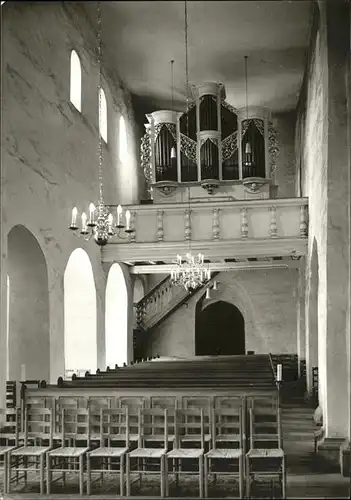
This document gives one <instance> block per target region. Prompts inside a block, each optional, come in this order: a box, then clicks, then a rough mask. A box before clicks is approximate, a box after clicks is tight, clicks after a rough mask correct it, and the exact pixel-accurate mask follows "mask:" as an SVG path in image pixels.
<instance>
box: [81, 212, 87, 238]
mask: <svg viewBox="0 0 351 500" xmlns="http://www.w3.org/2000/svg"><path fill="white" fill-rule="evenodd" d="M80 234H88V230H87V214H86V213H85V212H83V213H82V230H81V232H80Z"/></svg>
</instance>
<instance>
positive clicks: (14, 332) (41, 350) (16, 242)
mask: <svg viewBox="0 0 351 500" xmlns="http://www.w3.org/2000/svg"><path fill="white" fill-rule="evenodd" d="M7 238H8V241H7V264H8V265H7V268H8V299H9V304H8V345H7V349H8V362H9V367H8V375H9V378H10V379H11V380H23V379H25V380H26V379H27V380H29V379H40V380H49V378H50V313H49V289H48V271H47V263H46V259H45V256H44V253H43V251H42V249H41V246H40V245H39V243H38V241H37V239H36V238H35V236H34V235H33V233H32V232H31V231H29V230H28V229H27V228H26V227H25V226H23V225H20V224H19V225H15V226H13V227H12V229H11V230H10V231H9V233H8V237H7Z"/></svg>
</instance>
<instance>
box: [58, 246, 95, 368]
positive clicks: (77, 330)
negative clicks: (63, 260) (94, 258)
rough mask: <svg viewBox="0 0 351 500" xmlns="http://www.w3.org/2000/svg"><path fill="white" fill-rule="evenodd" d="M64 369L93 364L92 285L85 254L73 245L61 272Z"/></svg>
mask: <svg viewBox="0 0 351 500" xmlns="http://www.w3.org/2000/svg"><path fill="white" fill-rule="evenodd" d="M64 311H65V334H64V339H65V373H66V376H69V375H72V372H75V373H77V372H79V373H80V374H82V375H84V373H85V371H87V370H91V371H92V372H93V373H94V372H95V370H96V368H97V342H96V289H95V281H94V275H93V269H92V267H91V263H90V259H89V256H88V254H87V253H86V252H85V251H84V250H83V249H82V248H76V249H75V250H74V251H73V252H72V253H71V255H70V258H69V259H68V262H67V266H66V269H65V274H64Z"/></svg>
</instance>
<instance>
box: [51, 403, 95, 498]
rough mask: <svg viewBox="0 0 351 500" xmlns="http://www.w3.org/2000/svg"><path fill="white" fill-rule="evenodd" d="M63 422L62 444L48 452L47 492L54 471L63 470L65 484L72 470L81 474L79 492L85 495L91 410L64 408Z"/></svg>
mask: <svg viewBox="0 0 351 500" xmlns="http://www.w3.org/2000/svg"><path fill="white" fill-rule="evenodd" d="M61 422H62V435H61V446H60V447H59V448H56V449H54V450H52V451H49V453H47V482H46V493H47V495H49V494H50V489H51V483H52V477H53V473H57V472H61V473H62V479H63V484H65V480H66V473H67V472H70V473H76V474H78V475H79V492H80V495H83V493H84V457H85V455H86V453H87V452H88V450H89V447H90V419H89V410H88V409H86V408H77V409H63V410H62V417H61ZM66 443H68V446H66ZM77 444H78V445H80V446H77Z"/></svg>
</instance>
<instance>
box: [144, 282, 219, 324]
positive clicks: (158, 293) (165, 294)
mask: <svg viewBox="0 0 351 500" xmlns="http://www.w3.org/2000/svg"><path fill="white" fill-rule="evenodd" d="M218 274H219V273H218V272H215V273H212V279H211V280H210V281H209V282H207V283H206V284H205V285H204V286H203V287H199V288H196V289H195V290H192V291H187V290H186V289H185V288H184V287H181V286H174V285H172V284H171V279H170V276H167V277H166V278H165V279H164V280H162V281H161V282H160V283H158V284H157V285H156V286H155V287H154V288H153V289H152V290H150V291H149V292H148V293H147V294H146V295H145V296H144V297H143V298H142V299H141V300H139V302H138V303H137V305H136V314H137V326H138V329H139V330H140V331H144V332H146V331H147V330H150V329H151V328H155V327H156V326H158V325H159V324H160V323H161V322H162V321H164V320H165V319H166V318H167V317H168V316H169V315H170V314H172V313H173V312H174V311H176V310H177V309H178V307H180V306H181V305H182V304H184V302H186V301H187V300H188V299H189V298H190V297H191V296H192V295H193V294H194V293H197V292H198V291H199V290H201V288H206V287H207V286H209V285H211V283H213V281H214V279H215V277H216V276H217V275H218Z"/></svg>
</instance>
